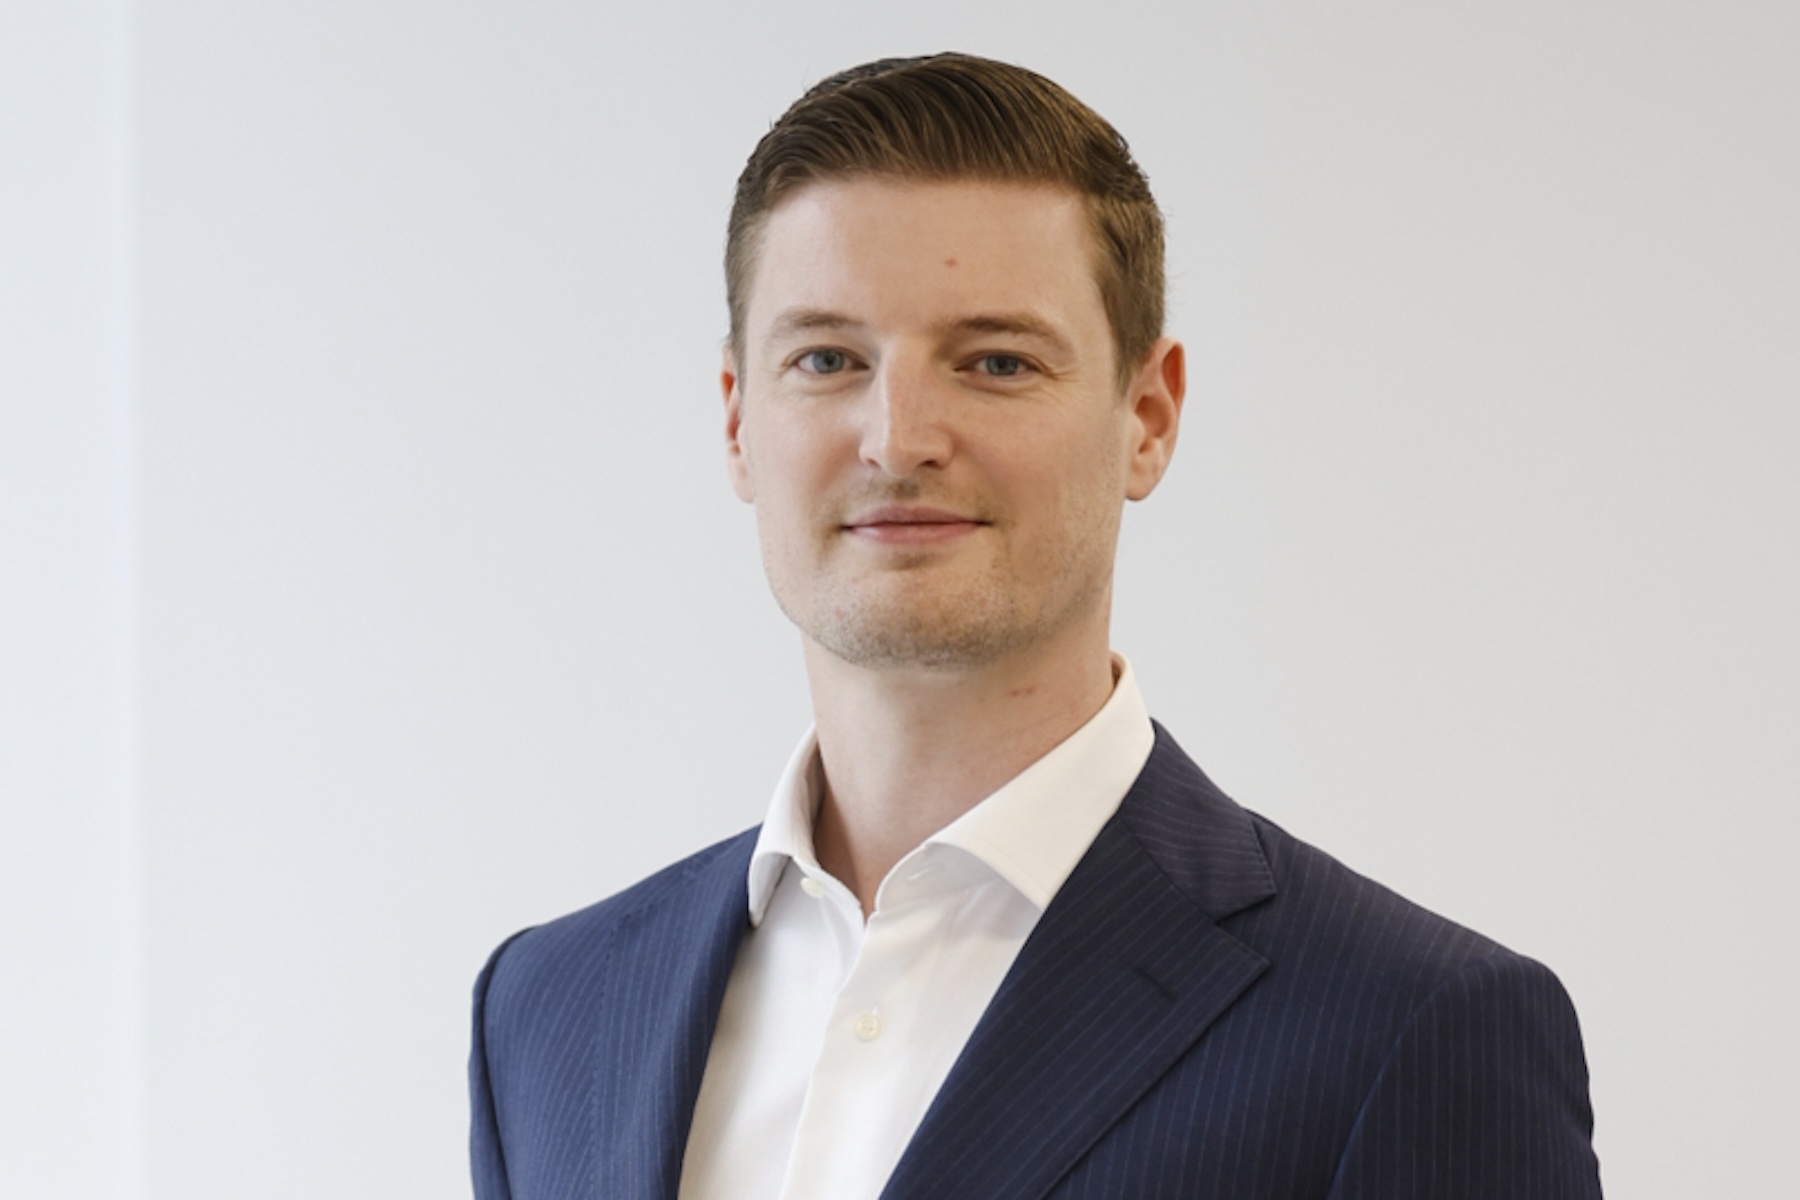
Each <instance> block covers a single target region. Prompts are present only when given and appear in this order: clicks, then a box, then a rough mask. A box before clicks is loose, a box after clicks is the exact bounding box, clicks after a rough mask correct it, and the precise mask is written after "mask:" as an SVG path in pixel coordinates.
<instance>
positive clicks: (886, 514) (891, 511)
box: [843, 504, 988, 546]
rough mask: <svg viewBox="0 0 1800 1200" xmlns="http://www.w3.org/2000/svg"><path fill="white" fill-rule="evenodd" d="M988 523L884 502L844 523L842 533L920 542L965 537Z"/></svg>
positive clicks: (883, 540)
mask: <svg viewBox="0 0 1800 1200" xmlns="http://www.w3.org/2000/svg"><path fill="white" fill-rule="evenodd" d="M987 523H988V522H986V521H983V520H981V519H980V518H978V517H971V516H968V515H966V514H963V513H958V512H952V511H950V510H948V509H942V508H931V507H928V506H925V505H918V504H884V505H882V506H881V507H879V508H871V509H868V510H866V511H864V512H860V513H858V514H856V516H854V517H852V518H851V519H850V520H848V521H846V522H844V524H843V530H844V532H846V533H848V534H850V535H851V536H853V537H856V538H860V539H862V540H865V541H871V542H877V543H883V544H889V545H908V546H912V545H920V544H923V543H929V542H945V541H951V540H953V539H955V538H960V537H965V536H967V535H968V534H971V533H974V532H975V531H976V530H978V529H980V528H982V527H983V526H984V525H986V524H987Z"/></svg>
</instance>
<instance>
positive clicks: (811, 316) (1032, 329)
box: [769, 308, 1071, 352]
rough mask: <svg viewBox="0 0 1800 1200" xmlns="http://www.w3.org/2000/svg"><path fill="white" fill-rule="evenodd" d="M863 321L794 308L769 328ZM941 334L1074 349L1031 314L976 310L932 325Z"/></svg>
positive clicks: (773, 335) (788, 331)
mask: <svg viewBox="0 0 1800 1200" xmlns="http://www.w3.org/2000/svg"><path fill="white" fill-rule="evenodd" d="M862 324H863V323H862V322H861V321H858V320H855V319H854V318H852V317H849V316H846V315H844V314H843V313H840V312H833V311H832V310H830V309H828V308H790V309H788V310H787V311H786V312H784V313H782V314H781V316H779V317H777V318H776V319H775V324H774V325H773V326H771V327H770V329H769V337H770V339H771V340H780V339H783V338H789V337H793V336H795V335H796V334H803V333H813V332H817V331H820V330H842V329H860V328H862ZM932 332H933V333H936V334H938V335H940V336H943V335H946V334H957V333H1003V334H1011V335H1013V336H1016V337H1028V338H1034V339H1036V340H1038V341H1041V342H1045V343H1048V344H1049V345H1051V346H1054V347H1055V348H1056V349H1058V350H1061V351H1065V352H1066V351H1068V350H1070V349H1071V347H1070V344H1069V339H1068V338H1066V337H1064V336H1063V334H1062V333H1061V332H1060V331H1059V330H1058V329H1057V328H1056V327H1055V326H1054V325H1052V324H1050V323H1049V322H1048V321H1045V320H1044V319H1043V318H1041V317H1038V316H1034V315H1033V314H1031V313H1023V312H1021V313H973V314H971V315H969V316H966V317H956V318H954V319H952V320H949V321H943V322H940V323H938V324H937V325H935V326H933V327H932Z"/></svg>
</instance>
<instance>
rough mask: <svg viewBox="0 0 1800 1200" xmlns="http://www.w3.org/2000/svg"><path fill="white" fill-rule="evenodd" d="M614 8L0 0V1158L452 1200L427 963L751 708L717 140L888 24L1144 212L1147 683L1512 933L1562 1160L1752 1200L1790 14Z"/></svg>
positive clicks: (476, 936)
mask: <svg viewBox="0 0 1800 1200" xmlns="http://www.w3.org/2000/svg"><path fill="white" fill-rule="evenodd" d="M644 8H645V6H640V5H630V6H627V5H622V4H618V5H605V4H594V3H591V2H590V3H585V4H568V3H550V4H538V5H532V6H528V7H522V6H504V5H500V4H497V3H496V4H488V5H478V4H474V3H469V2H466V0H457V2H454V3H448V4H446V3H442V2H438V3H429V4H428V3H423V2H422V0H420V2H399V0H393V2H387V3H377V4H370V3H366V2H359V3H350V2H347V0H338V2H335V3H333V2H323V0H310V2H308V3H293V2H286V3H283V2H272V3H264V4H257V5H248V6H246V5H237V4H220V3H212V4H206V3H199V2H197V0H169V2H161V3H158V2H145V3H141V4H135V5H132V4H120V3H97V2H86V3H80V2H74V0H72V2H71V3H68V4H63V5H57V6H30V5H24V4H14V5H10V6H6V7H5V8H4V9H0V903H3V905H4V909H3V910H0V911H3V912H4V916H0V937H3V938H4V943H3V946H0V962H3V963H4V964H5V967H4V970H5V972H6V976H5V983H4V988H3V989H0V1008H3V1014H4V1019H3V1020H0V1078H4V1079H6V1080H7V1081H8V1084H7V1086H6V1087H5V1088H3V1089H0V1190H4V1191H5V1192H6V1193H7V1194H8V1195H20V1196H33V1197H37V1196H45V1197H80V1198H84V1200H85V1198H87V1197H125V1198H132V1200H135V1198H140V1197H157V1198H165V1197H167V1198H176V1197H178V1198H180V1200H204V1198H209V1197H220V1198H224V1197H231V1198H234V1200H235V1198H237V1197H242V1196H257V1197H271V1198H274V1197H316V1196H324V1195H329V1196H343V1197H371V1198H373V1197H384V1198H385V1197H392V1196H403V1195H405V1196H411V1195H455V1194H458V1193H459V1192H461V1191H462V1190H463V1189H464V1187H465V1185H464V1183H463V1175H464V1170H463V1150H462V1136H463V1126H464V1121H465V1105H464V1099H463V1091H462V1088H463V1084H462V1064H463V1056H464V1052H465V1041H466V1030H465V1022H466V1014H465V1010H466V1000H467V989H468V986H469V983H470V982H471V980H472V978H473V975H474V973H475V971H476V969H477V968H478V967H479V965H480V963H481V961H482V958H483V956H484V955H485V953H486V951H487V950H488V949H489V948H490V947H491V945H492V944H493V943H495V942H496V941H497V940H498V939H500V938H501V937H503V936H504V935H505V934H507V933H508V932H510V931H512V930H513V929H515V928H517V927H519V926H521V925H524V924H527V923H530V922H532V921H535V920H540V919H542V918H544V917H547V916H550V915H553V914H555V913H558V912H562V911H565V910H568V909H570V908H574V907H577V906H579V905H581V904H584V903H586V902H588V901H590V900H593V899H595V898H598V897H599V896H601V895H603V894H605V893H607V892H608V891H610V890H612V889H615V888H617V887H619V886H621V885H623V884H625V883H628V882H630V881H631V880H632V879H634V878H636V877H638V876H640V875H642V874H644V873H646V872H648V871H650V870H651V869H653V868H655V867H656V866H658V865H660V864H661V863H663V862H665V861H666V860H668V859H670V858H672V857H674V856H676V855H677V854H679V853H681V852H682V851H684V850H686V849H689V848H692V847H695V846H698V845H699V844H701V843H703V842H706V841H709V840H712V839H714V838H716V837H719V836H723V835H724V834H727V833H729V832H732V831H734V830H736V829H738V828H740V827H742V826H744V825H746V824H748V823H750V822H751V821H753V820H755V819H756V817H757V815H758V814H759V812H760V810H761V808H762V806H763V804H764V801H765V798H766V794H767V789H768V788H769V786H770V785H771V784H772V783H773V780H774V777H775V774H776V772H777V771H778V770H779V767H780V764H781V762H782V760H783V759H784V757H785V755H786V753H787V751H788V750H789V748H790V746H791V743H792V741H793V739H794V738H795V737H796V736H797V735H798V734H799V732H800V731H801V729H802V728H803V727H804V726H805V723H806V721H807V719H808V706H807V698H806V694H805V688H804V681H803V679H802V677H801V674H800V671H799V667H798V661H797V654H796V648H795V641H794V636H793V634H792V633H791V632H790V631H789V630H788V628H787V627H786V626H785V624H784V623H783V622H782V620H781V618H780V617H779V615H778V614H777V612H776V611H775V609H774V606H773V604H772V603H771V602H770V601H769V600H768V598H767V596H766V593H765V591H764V588H763V585H762V581H761V577H760V569H759V566H758V563H757V560H756V551H755V545H754V539H753V536H752V529H751V521H750V516H749V514H748V512H747V511H746V510H744V509H743V508H742V507H741V506H739V505H738V504H737V503H736V502H735V501H734V500H733V499H732V498H731V495H730V492H729V490H728V488H727V486H726V484H725V481H724V477H723V473H722V471H721V470H720V461H719V460H720V454H719V450H720V444H721V432H720V427H719V419H718V417H719V414H718V401H717V394H716V386H715V375H716V369H717V358H716V353H717V346H718V341H719V337H720V335H721V333H722V331H723V323H724V313H723V304H722V299H721V289H720V285H719V282H718V278H717V276H718V269H717V259H718V252H719V249H720V244H721V240H722V225H723V220H724V215H725V210H726V207H727V203H728V198H729V190H730V186H731V182H732V179H733V177H734V176H735V173H736V170H737V168H738V166H739V165H740V164H741V162H742V159H743V157H744V155H745V154H746V153H747V152H748V150H749V148H750V146H751V145H752V143H753V142H754V140H755V138H756V137H757V136H758V135H759V134H760V132H761V131H762V130H763V129H764V128H766V126H767V123H768V121H769V120H770V119H771V118H772V117H773V116H775V115H776V114H777V113H778V112H779V111H780V109H781V108H782V107H784V106H785V104H786V103H787V102H788V101H789V100H791V99H792V98H793V97H794V96H795V95H796V94H798V92H799V90H800V89H801V88H802V87H803V86H804V85H806V84H807V83H809V82H810V81H812V80H813V79H815V78H816V77H818V76H819V75H820V74H823V73H825V72H827V71H829V70H831V69H835V68H837V67H839V66H843V65H847V64H848V63H851V62H855V61H859V60H862V59H865V58H869V57H874V56H877V55H882V54H895V53H914V52H920V51H924V50H929V49H937V48H943V47H947V46H954V47H960V48H965V49H970V50H974V51H978V52H985V53H989V54H993V55H996V56H999V57H1005V58H1010V59H1014V60H1016V61H1021V62H1024V63H1026V64H1028V65H1032V66H1035V67H1037V68H1038V69H1040V70H1043V71H1045V72H1046V73H1048V74H1050V75H1052V76H1053V77H1055V78H1057V79H1059V80H1061V81H1063V82H1064V83H1066V84H1068V85H1069V86H1070V87H1071V88H1072V89H1073V90H1074V91H1075V92H1077V93H1078V94H1079V95H1081V96H1083V97H1084V98H1086V99H1088V100H1089V101H1090V102H1092V103H1093V104H1094V105H1095V106H1096V107H1098V108H1099V109H1100V110H1101V111H1102V112H1104V113H1105V114H1107V115H1108V116H1109V117H1110V118H1112V119H1113V120H1114V121H1115V122H1116V123H1117V124H1118V125H1119V126H1120V127H1121V128H1122V129H1123V130H1124V131H1125V132H1126V133H1127V135H1128V136H1130V137H1131V139H1132V142H1133V145H1134V147H1135V148H1136V150H1137V152H1138V154H1139V157H1140V159H1141V160H1142V161H1143V163H1144V164H1145V166H1146V168H1147V169H1148V170H1149V172H1150V174H1151V177H1152V180H1153V182H1154V184H1155V185H1156V187H1157V190H1158V194H1159V196H1160V198H1161V200H1162V202H1163V204H1164V206H1165V208H1166V210H1167V212H1168V215H1169V222H1170V229H1171V238H1172V245H1171V268H1172V280H1173V297H1172V300H1173V308H1172V318H1171V326H1172V329H1173V330H1174V331H1175V332H1177V333H1179V334H1181V335H1183V336H1184V337H1185V338H1186V339H1187V340H1188V343H1189V346H1190V349H1191V352H1192V363H1193V379H1192V390H1191V394H1190V401H1189V409H1188V421H1187V426H1186V430H1185V435H1184V437H1183V444H1182V446H1181V450H1180V453H1179V454H1178V455H1177V459H1176V463H1175V467H1174V470H1173V473H1172V475H1171V477H1170V478H1169V480H1168V481H1167V483H1166V484H1165V486H1164V487H1163V489H1162V490H1161V491H1159V493H1158V494H1157V495H1156V496H1155V497H1154V498H1152V500H1151V501H1150V502H1149V503H1147V504H1145V505H1143V506H1141V507H1139V508H1136V509H1134V510H1133V512H1132V513H1131V514H1130V517H1129V519H1128V523H1127V532H1126V544H1125V548H1124V551H1123V560H1122V563H1121V568H1120V571H1121V580H1120V585H1119V597H1120V598H1119V610H1118V619H1117V629H1116V643H1117V644H1118V646H1119V647H1120V648H1121V649H1122V650H1124V651H1125V652H1126V653H1127V654H1129V655H1131V656H1132V658H1133V660H1134V662H1135V663H1136V664H1137V667H1138V670H1139V672H1140V675H1141V678H1142V682H1143V685H1144V687H1145V690H1146V693H1147V695H1148V697H1149V700H1150V704H1151V707H1152V711H1153V712H1155V713H1156V714H1158V716H1159V717H1160V718H1161V719H1162V720H1163V721H1164V723H1165V724H1167V725H1168V726H1169V727H1170V728H1171V729H1172V730H1173V731H1174V732H1175V733H1176V734H1177V736H1178V737H1179V738H1180V739H1181V740H1182V741H1183V742H1184V743H1185V744H1186V746H1187V748H1188V749H1189V750H1190V751H1191V752H1192V753H1194V755H1195V756H1196V757H1197V758H1198V759H1199V760H1200V761H1201V762H1202V763H1203V764H1204V765H1205V766H1206V767H1207V768H1208V769H1209V771H1211V772H1212V773H1213V774H1214V776H1215V777H1216V778H1218V779H1219V780H1220V781H1221V782H1222V783H1223V784H1224V785H1225V787H1226V788H1227V789H1228V790H1229V791H1231V792H1233V793H1234V794H1235V795H1237V796H1238V797H1239V798H1240V799H1241V800H1243V801H1244V802H1245V803H1247V804H1249V805H1251V806H1252V807H1255V808H1257V809H1259V810H1261V811H1262V812H1264V813H1266V814H1268V815H1269V816H1271V817H1273V818H1274V819H1276V820H1277V821H1279V822H1281V823H1282V824H1284V825H1286V826H1287V827H1288V828H1290V829H1291V830H1292V831H1294V832H1295V833H1297V834H1299V835H1301V836H1303V837H1306V838H1308V839H1309V840H1313V841H1316V842H1318V843H1320V844H1322V845H1324V846H1325V847H1327V848H1329V849H1331V850H1332V851H1334V852H1335V853H1337V854H1338V855H1339V856H1340V857H1342V858H1344V859H1345V860H1347V861H1348V862H1350V863H1351V864H1352V865H1353V866H1356V867H1358V868H1359V869H1362V870H1364V871H1366V872H1368V873H1370V874H1373V875H1375V876H1377V877H1379V878H1381V879H1383V880H1384V881H1386V882H1388V883H1390V884H1392V885H1393V886H1395V887H1397V888H1399V889H1400V890H1402V891H1404V892H1406V893H1408V894H1410V895H1412V896H1413V897H1415V898H1416V899H1419V900H1421V901H1423V902H1424V903H1426V904H1428V905H1431V906H1433V907H1435V908H1438V909H1440V910H1442V911H1445V912H1447V913H1449V914H1451V915H1453V916H1456V917H1458V918H1459V919H1461V920H1463V921H1465V922H1467V923H1469V924H1472V925H1475V926H1477V927H1478V928H1481V929H1483V930H1485V931H1487V932H1490V933H1492V934H1494V935H1496V936H1498V937H1500V938H1502V939H1503V940H1505V941H1507V942H1509V943H1510V944H1512V945H1514V946H1515V947H1517V948H1519V949H1521V950H1523V951H1526V952H1528V953H1531V954H1533V955H1535V956H1537V957H1540V958H1543V959H1544V960H1546V961H1548V962H1549V963H1551V964H1552V965H1553V966H1554V967H1556V968H1557V970H1558V971H1559V973H1560V974H1561V975H1562V977H1563V978H1564V980H1565V981H1566V983H1567V984H1568V986H1569V988H1570V990H1571V991H1572V992H1573V994H1574V996H1575V999H1576V1002H1577V1004H1578V1006H1579V1008H1580V1010H1581V1013H1582V1017H1583V1020H1584V1024H1585V1028H1586V1031H1587V1037H1588V1047H1589V1053H1590V1059H1591V1066H1592V1069H1593V1074H1594V1097H1595V1102H1596V1106H1597V1109H1598V1114H1599V1132H1598V1135H1597V1140H1598V1144H1599V1149H1600V1152H1601V1155H1602V1160H1603V1164H1604V1168H1605V1172H1606V1176H1607V1180H1608V1184H1609V1188H1610V1190H1611V1191H1612V1192H1613V1193H1614V1194H1616V1195H1620V1196H1635V1197H1642V1198H1645V1200H1664V1198H1666V1200H1674V1198H1677V1197H1689V1196H1695V1195H1703V1194H1704V1195H1715V1196H1756V1195H1775V1194H1778V1193H1780V1192H1781V1191H1783V1190H1784V1189H1786V1188H1788V1187H1790V1186H1791V1182H1792V1179H1791V1176H1792V1172H1791V1169H1788V1163H1787V1158H1788V1156H1787V1154H1786V1153H1785V1147H1786V1144H1787V1139H1788V1138H1789V1137H1790V1136H1791V1131H1792V1129H1793V1128H1794V1127H1795V1125H1796V1124H1797V1123H1800V1105H1797V1104H1796V1101H1795V1099H1794V1091H1793V1089H1792V1087H1791V1086H1790V1083H1791V1080H1792V1079H1793V1077H1794V1076H1795V1075H1796V1073H1800V1036H1797V1035H1796V1033H1795V1024H1794V1021H1793V1019H1792V1015H1793V1013H1794V1012H1795V1011H1796V1009H1800V972H1797V971H1796V968H1795V966H1794V964H1793V961H1792V957H1793V950H1794V947H1795V946H1796V945H1797V944H1800V928H1796V926H1797V925H1800V887H1797V886H1796V884H1795V883H1794V875H1795V873H1794V870H1793V868H1792V857H1793V846H1794V845H1795V842H1796V839H1797V837H1800V817H1797V816H1796V808H1797V807H1800V806H1797V805H1796V803H1795V802H1796V800H1797V799H1800V795H1797V790H1800V789H1797V787H1796V782H1795V781H1796V778H1797V777H1800V749H1797V747H1800V737H1797V736H1796V733H1797V731H1800V686H1797V684H1796V678H1797V677H1800V623H1797V622H1796V619H1795V615H1794V614H1795V613H1797V612H1800V552H1797V548H1796V542H1797V538H1796V532H1797V531H1796V521H1795V514H1796V513H1797V512H1800V484H1797V482H1796V472H1795V468H1794V463H1795V462H1796V459H1797V458H1800V404H1797V403H1796V401H1797V400H1800V357H1797V356H1796V353H1795V346H1796V335H1797V334H1800V327H1797V326H1800V322H1797V320H1796V314H1797V313H1800V284H1797V282H1796V281H1797V280H1800V225H1797V223H1796V221H1795V220H1794V217H1793V214H1794V213H1795V212H1800V165H1797V161H1800V160H1797V156H1796V154H1795V146H1796V144H1800V140H1797V135H1800V129H1797V128H1796V126H1797V125H1800V120H1797V117H1800V83H1797V79H1800V77H1797V76H1796V74H1795V72H1794V71H1793V70H1792V64H1793V62H1794V61H1795V51H1796V49H1800V16H1797V15H1796V14H1797V13H1800V10H1797V9H1795V8H1794V7H1793V6H1791V5H1787V4H1783V3H1777V2H1774V0H1770V2H1769V3H1764V4H1752V3H1745V2H1738V3H1725V4H1717V5H1706V6H1700V5H1676V4H1643V3H1637V4H1629V5H1627V4H1617V5H1611V6H1607V5H1567V4H1551V3H1536V2H1532V3H1515V4H1510V5H1504V6H1490V8H1491V11H1488V12H1486V13H1476V12H1470V11H1462V10H1459V11H1457V12H1454V13H1452V12H1451V11H1450V10H1448V9H1446V8H1445V7H1444V6H1441V5H1432V4H1425V3H1413V4H1397V3H1387V4H1373V5H1361V6H1357V8H1356V11H1355V12H1350V11H1347V10H1346V9H1345V7H1344V6H1327V5H1322V4H1321V5H1306V6H1302V5H1259V6H1254V7H1253V6H1249V5H1223V4H1208V5H1189V4H1175V3H1172V2H1169V0H1164V2H1162V3H1142V2H1137V0H1118V2H1116V3H1112V4H1108V5H1106V6H1104V13H1105V18H1104V20H1102V19H1101V18H1100V17H1099V16H1098V15H1097V10H1096V9H1095V8H1094V7H1093V6H1091V5H1079V6H1078V5H1075V4H1072V3H1064V4H1055V5H1046V4H1042V3H1040V4H1033V5H1022V4H1010V3H996V4H991V5H985V6H970V5H967V4H964V3H944V2H939V0H922V2H921V3H916V4H911V5H906V6H894V5H886V6H878V7H872V8H870V9H868V10H867V11H858V10H857V9H855V8H852V7H848V6H846V5H844V4H842V3H841V2H839V3H833V4H825V3H798V2H796V0H772V2H770V3H764V4H760V5H754V6H748V5H727V4H723V3H714V4H711V5H694V4H679V3H674V4H668V5H665V6H662V7H661V8H660V9H659V11H658V12H656V13H654V14H652V13H649V12H646V11H644ZM36 9H43V10H45V11H35V10H36ZM20 1081H23V1082H22V1083H21V1082H20Z"/></svg>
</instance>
